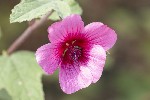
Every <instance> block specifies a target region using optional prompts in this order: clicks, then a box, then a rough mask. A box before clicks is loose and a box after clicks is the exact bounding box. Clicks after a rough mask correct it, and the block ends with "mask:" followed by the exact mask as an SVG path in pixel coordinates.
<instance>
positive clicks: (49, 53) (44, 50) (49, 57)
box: [35, 43, 60, 74]
mask: <svg viewBox="0 0 150 100" xmlns="http://www.w3.org/2000/svg"><path fill="white" fill-rule="evenodd" d="M35 55H36V60H37V62H38V64H39V65H40V66H41V67H42V69H43V70H44V71H45V72H46V73H47V74H53V72H54V71H55V70H56V69H57V68H58V65H59V63H60V60H59V58H58V52H57V49H56V48H55V47H54V46H52V45H51V44H50V43H48V44H46V45H43V46H41V47H40V48H38V49H37V51H36V54H35Z"/></svg>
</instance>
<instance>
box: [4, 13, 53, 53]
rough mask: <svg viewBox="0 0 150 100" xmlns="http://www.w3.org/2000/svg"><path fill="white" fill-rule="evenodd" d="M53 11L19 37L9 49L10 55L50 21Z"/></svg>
mask: <svg viewBox="0 0 150 100" xmlns="http://www.w3.org/2000/svg"><path fill="white" fill-rule="evenodd" d="M52 12H53V11H50V12H48V13H47V14H46V15H45V16H43V17H42V18H41V19H40V20H37V21H35V23H34V24H33V25H30V26H29V27H28V28H27V29H26V30H25V31H24V32H23V33H22V34H21V36H19V37H18V38H17V39H16V40H15V41H14V42H13V43H12V45H11V46H10V47H9V48H8V50H7V53H8V55H10V54H12V53H13V52H14V51H15V50H16V49H18V47H19V46H20V45H22V43H24V42H25V41H26V39H27V38H28V37H29V36H30V35H31V34H32V33H33V31H34V30H36V29H37V28H39V27H40V26H42V25H43V23H45V22H46V21H47V19H48V17H49V16H50V15H51V14H52Z"/></svg>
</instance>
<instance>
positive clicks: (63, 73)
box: [59, 45, 106, 94]
mask: <svg viewBox="0 0 150 100" xmlns="http://www.w3.org/2000/svg"><path fill="white" fill-rule="evenodd" d="M89 55H90V56H89V59H88V62H87V63H84V64H83V63H82V64H81V63H80V62H78V63H75V64H74V65H69V64H68V65H61V67H60V73H59V82H60V86H61V89H62V90H63V91H64V92H65V93H67V94H71V93H74V92H76V91H78V90H80V89H82V88H85V87H88V86H89V85H90V84H91V83H95V82H97V81H98V80H99V79H100V76H101V74H102V71H103V67H104V64H105V60H106V53H105V50H104V49H103V48H102V47H101V46H99V45H94V46H93V48H92V49H91V50H90V51H89Z"/></svg>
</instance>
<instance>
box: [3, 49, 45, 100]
mask: <svg viewBox="0 0 150 100" xmlns="http://www.w3.org/2000/svg"><path fill="white" fill-rule="evenodd" d="M0 71H1V72H0V80H1V82H0V88H5V89H6V90H7V91H8V93H9V94H10V95H11V96H12V99H13V100H44V98H43V90H42V84H41V75H42V73H43V72H42V70H41V69H40V67H39V66H38V65H37V63H36V61H35V57H34V53H32V52H27V51H22V52H17V53H14V54H12V55H11V56H6V55H5V56H0Z"/></svg>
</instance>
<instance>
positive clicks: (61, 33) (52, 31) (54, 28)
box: [48, 14, 84, 43]
mask: <svg viewBox="0 0 150 100" xmlns="http://www.w3.org/2000/svg"><path fill="white" fill-rule="evenodd" d="M83 29H84V23H83V21H82V19H81V17H80V15H76V14H74V15H71V16H68V17H66V18H65V19H63V20H62V21H60V22H56V23H54V24H52V25H51V26H50V27H49V28H48V33H49V35H48V37H49V40H50V41H51V42H52V43H57V42H63V41H64V39H65V38H68V36H72V35H77V34H78V33H81V32H82V31H83Z"/></svg>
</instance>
